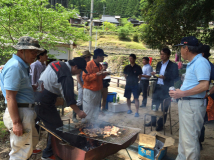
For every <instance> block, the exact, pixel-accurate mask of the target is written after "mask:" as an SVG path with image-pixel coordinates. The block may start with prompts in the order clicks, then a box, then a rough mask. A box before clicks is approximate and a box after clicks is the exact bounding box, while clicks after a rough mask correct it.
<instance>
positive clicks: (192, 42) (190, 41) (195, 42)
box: [174, 36, 199, 46]
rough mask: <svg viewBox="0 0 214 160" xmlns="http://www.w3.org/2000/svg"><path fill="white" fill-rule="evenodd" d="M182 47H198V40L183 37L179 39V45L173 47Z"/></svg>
mask: <svg viewBox="0 0 214 160" xmlns="http://www.w3.org/2000/svg"><path fill="white" fill-rule="evenodd" d="M184 45H188V46H199V42H198V39H197V38H195V37H194V36H189V37H183V38H182V39H181V43H180V44H177V45H174V46H184Z"/></svg>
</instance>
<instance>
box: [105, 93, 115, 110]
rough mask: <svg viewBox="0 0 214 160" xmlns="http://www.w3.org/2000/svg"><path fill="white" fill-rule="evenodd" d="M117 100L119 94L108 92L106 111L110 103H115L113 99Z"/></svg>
mask: <svg viewBox="0 0 214 160" xmlns="http://www.w3.org/2000/svg"><path fill="white" fill-rule="evenodd" d="M114 97H115V99H116V97H117V92H108V96H107V99H106V107H105V108H106V109H108V103H109V102H113V99H114Z"/></svg>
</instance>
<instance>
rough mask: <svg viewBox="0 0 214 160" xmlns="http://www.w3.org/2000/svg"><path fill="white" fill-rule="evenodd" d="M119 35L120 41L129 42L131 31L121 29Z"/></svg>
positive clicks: (124, 28)
mask: <svg viewBox="0 0 214 160" xmlns="http://www.w3.org/2000/svg"><path fill="white" fill-rule="evenodd" d="M118 33H119V39H120V40H129V29H128V28H126V27H121V28H120V29H119V30H118Z"/></svg>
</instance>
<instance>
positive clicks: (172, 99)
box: [169, 86, 176, 102]
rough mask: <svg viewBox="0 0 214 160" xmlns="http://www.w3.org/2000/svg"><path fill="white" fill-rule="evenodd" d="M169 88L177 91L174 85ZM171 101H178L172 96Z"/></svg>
mask: <svg viewBox="0 0 214 160" xmlns="http://www.w3.org/2000/svg"><path fill="white" fill-rule="evenodd" d="M169 90H170V91H175V87H174V86H172V87H169ZM171 101H172V102H176V99H174V98H171Z"/></svg>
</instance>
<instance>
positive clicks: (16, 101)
mask: <svg viewBox="0 0 214 160" xmlns="http://www.w3.org/2000/svg"><path fill="white" fill-rule="evenodd" d="M13 47H14V48H15V49H16V50H17V54H14V55H13V57H12V58H11V59H10V60H9V61H8V62H7V63H6V64H5V66H4V68H3V70H2V71H1V73H0V84H1V89H2V92H3V95H4V97H5V103H6V106H7V108H6V110H5V113H4V116H3V121H4V124H5V126H6V127H7V128H8V130H9V131H10V145H11V152H10V154H9V155H10V159H11V160H12V159H19V160H26V159H28V158H29V157H30V156H31V154H32V153H35V154H36V153H38V152H41V150H33V149H35V147H36V145H37V143H38V133H37V131H36V128H35V118H36V113H35V112H34V89H33V88H32V85H31V82H30V77H29V70H30V64H31V63H32V62H34V60H35V58H36V56H37V54H38V53H40V52H42V51H44V49H42V48H40V45H39V43H38V41H37V40H36V39H34V38H32V37H27V36H25V37H21V38H20V39H19V41H18V43H17V45H15V46H13ZM35 89H36V87H35Z"/></svg>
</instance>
